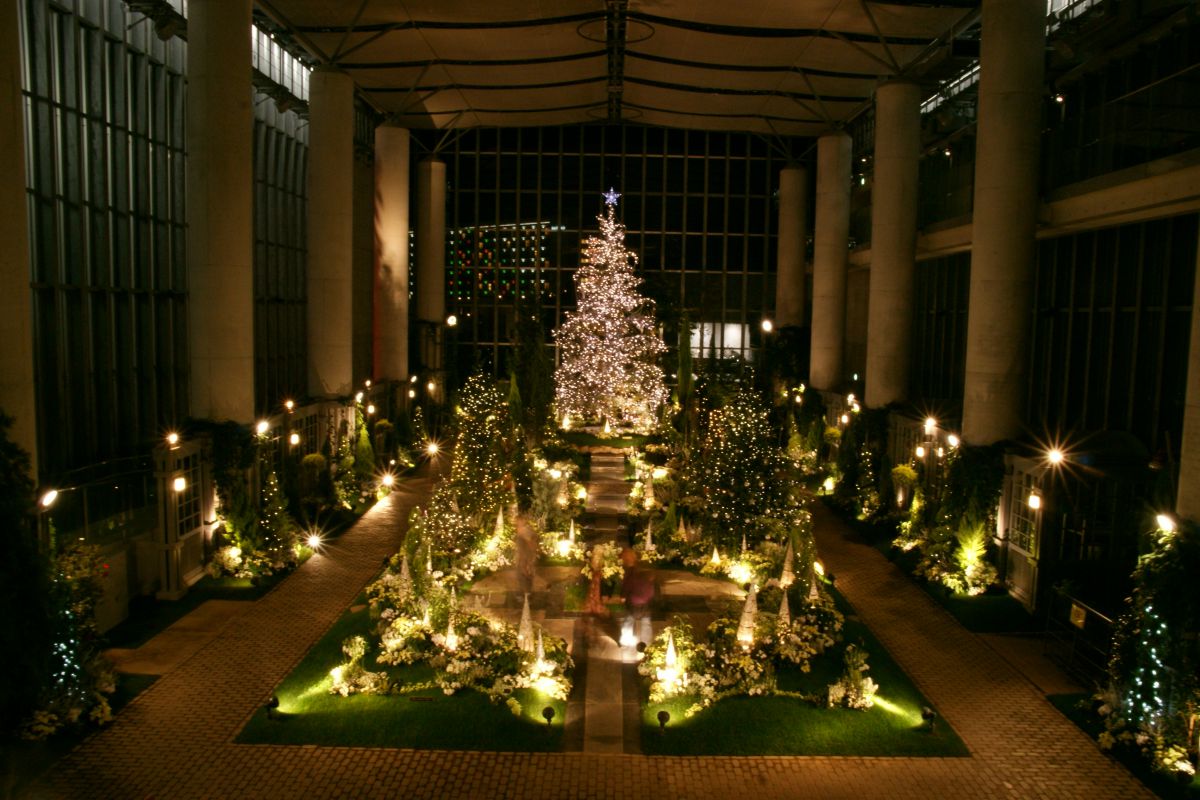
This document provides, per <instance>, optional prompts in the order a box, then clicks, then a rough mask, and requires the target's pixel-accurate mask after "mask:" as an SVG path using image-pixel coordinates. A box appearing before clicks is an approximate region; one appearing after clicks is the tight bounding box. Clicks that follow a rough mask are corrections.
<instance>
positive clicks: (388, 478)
mask: <svg viewBox="0 0 1200 800" xmlns="http://www.w3.org/2000/svg"><path fill="white" fill-rule="evenodd" d="M379 482H380V483H382V484H383V485H384V486H386V487H388V488H389V489H390V488H392V486H393V485H394V484H395V483H396V478H395V476H393V475H392V473H390V472H385V473H383V477H382V478H380V479H379Z"/></svg>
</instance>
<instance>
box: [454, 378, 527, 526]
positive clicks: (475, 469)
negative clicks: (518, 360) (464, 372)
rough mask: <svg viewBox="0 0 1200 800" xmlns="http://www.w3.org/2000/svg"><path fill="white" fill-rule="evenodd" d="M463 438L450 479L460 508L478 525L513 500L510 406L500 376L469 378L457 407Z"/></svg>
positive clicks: (457, 446)
mask: <svg viewBox="0 0 1200 800" xmlns="http://www.w3.org/2000/svg"><path fill="white" fill-rule="evenodd" d="M454 411H455V416H456V417H457V424H458V438H457V439H456V441H455V445H454V461H453V463H452V464H451V466H450V484H451V486H453V487H454V495H455V498H456V500H457V504H458V508H459V510H460V511H461V513H462V515H463V516H464V517H468V518H470V519H471V520H472V522H473V523H474V524H476V525H478V524H481V523H482V522H483V521H484V520H485V519H489V520H490V519H493V518H494V517H495V516H496V509H498V508H500V507H501V506H504V505H507V504H508V502H509V500H510V499H511V498H510V492H509V483H510V478H509V474H508V470H507V464H506V459H505V445H506V441H505V439H506V437H509V438H511V437H512V428H511V425H510V424H509V421H508V407H507V406H506V405H505V402H504V396H503V395H502V394H500V390H499V389H498V388H497V386H496V384H495V382H494V381H493V380H492V379H491V378H487V377H484V376H482V375H473V376H471V377H470V378H468V379H467V382H466V384H465V385H464V386H463V388H462V390H461V392H460V393H459V397H458V404H457V405H456V407H455V409H454Z"/></svg>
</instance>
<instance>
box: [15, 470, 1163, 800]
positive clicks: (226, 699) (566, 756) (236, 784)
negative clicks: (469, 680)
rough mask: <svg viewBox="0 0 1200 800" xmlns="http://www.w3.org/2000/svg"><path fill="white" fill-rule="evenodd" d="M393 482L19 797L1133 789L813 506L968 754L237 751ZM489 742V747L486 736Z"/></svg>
mask: <svg viewBox="0 0 1200 800" xmlns="http://www.w3.org/2000/svg"><path fill="white" fill-rule="evenodd" d="M427 490H428V481H419V480H418V481H411V482H406V483H405V485H404V486H403V487H402V488H401V490H400V491H399V492H396V493H394V494H393V495H392V496H391V497H390V498H389V499H388V500H386V501H384V502H383V503H381V504H380V505H379V506H377V507H376V508H375V509H374V510H373V511H371V512H370V513H369V514H368V515H367V516H366V517H364V518H363V519H362V520H361V521H360V522H359V523H358V524H357V525H356V526H355V527H354V528H353V529H352V530H351V531H349V532H348V533H346V534H345V535H343V536H342V537H341V538H340V539H339V540H338V541H337V542H335V543H334V544H333V545H332V546H331V547H330V549H329V550H328V551H327V553H326V554H325V555H323V556H321V557H318V558H314V559H312V560H310V561H309V562H308V563H307V564H305V565H304V566H303V567H301V569H299V570H298V571H297V572H296V573H295V574H294V575H293V576H291V577H290V578H288V580H286V581H285V582H284V583H283V584H281V585H280V586H279V587H278V588H277V589H275V590H274V591H273V592H271V593H270V594H269V595H267V596H266V597H264V598H263V599H261V600H259V601H258V602H256V603H254V604H253V606H252V607H251V608H250V609H248V610H247V611H246V612H245V613H243V614H242V615H241V616H240V618H239V619H238V620H237V621H236V622H235V623H234V624H231V625H228V626H227V627H225V628H224V629H223V630H222V631H221V632H220V633H219V634H218V635H217V636H216V637H215V638H213V639H212V640H211V641H209V642H208V643H207V644H205V645H204V646H202V647H201V648H200V649H199V650H198V651H197V652H196V653H195V654H194V655H193V656H191V657H190V658H188V659H187V660H185V661H183V663H181V664H180V665H179V666H178V667H177V668H176V669H175V670H174V671H172V672H171V673H170V674H168V675H166V676H164V677H163V678H161V679H160V680H159V681H157V682H156V683H155V684H154V685H153V686H152V687H150V688H149V689H148V690H146V692H145V693H143V694H142V695H141V696H140V697H138V698H137V699H136V700H135V701H134V702H133V703H131V704H130V705H129V706H128V707H127V708H126V709H125V710H124V711H123V712H122V713H121V714H120V715H119V716H118V718H117V720H116V721H115V722H114V723H113V724H112V725H111V726H110V727H109V728H107V729H106V730H104V731H102V732H101V733H99V734H97V735H95V736H93V737H91V738H90V739H88V740H87V741H86V742H84V743H83V744H82V745H81V746H80V747H79V748H78V749H76V750H75V751H74V752H73V753H71V754H70V755H68V756H67V757H65V758H64V759H62V761H60V762H59V763H58V765H57V766H56V768H55V769H54V770H53V771H52V772H51V773H50V774H47V775H46V776H44V777H43V778H42V780H41V781H40V782H39V783H37V784H36V785H35V786H34V787H33V788H32V789H31V791H30V792H29V795H28V796H31V797H36V798H60V797H61V798H92V797H96V798H101V797H112V798H135V799H138V800H149V799H153V800H176V799H178V800H184V799H185V798H205V797H210V798H299V797H311V798H327V797H330V798H331V797H379V798H395V797H404V798H574V797H579V798H597V797H601V798H608V797H613V798H616V797H637V798H645V797H665V798H676V797H679V798H720V800H729V799H730V798H740V797H754V798H755V799H756V800H766V799H767V798H799V797H805V798H832V799H834V800H836V799H837V798H847V800H863V798H876V797H880V798H883V797H886V798H912V800H917V799H918V798H920V799H921V800H924V799H925V798H928V797H931V796H932V797H940V798H944V800H957V798H977V797H978V798H1035V797H1039V798H1041V797H1044V798H1087V800H1092V799H1093V798H1142V797H1145V798H1149V797H1152V795H1150V794H1149V793H1148V792H1147V791H1146V790H1145V789H1144V788H1142V787H1141V785H1140V784H1139V783H1137V782H1136V781H1135V780H1134V779H1133V778H1132V777H1130V776H1129V774H1128V773H1127V772H1125V771H1124V770H1123V769H1122V768H1121V767H1119V766H1117V765H1116V764H1114V763H1113V762H1112V761H1110V760H1109V759H1108V758H1106V757H1105V756H1103V755H1102V754H1101V753H1100V752H1099V750H1098V749H1097V748H1096V746H1095V745H1094V744H1093V743H1092V742H1091V741H1090V740H1089V739H1088V738H1087V737H1085V736H1084V735H1083V734H1081V733H1080V732H1079V731H1077V730H1076V729H1075V728H1074V727H1073V726H1072V725H1071V724H1070V723H1069V722H1067V721H1066V720H1065V719H1064V718H1063V717H1061V716H1060V715H1059V714H1058V713H1057V712H1056V711H1055V710H1054V709H1053V708H1052V707H1051V706H1050V705H1049V704H1048V703H1047V702H1046V701H1045V699H1044V698H1043V697H1042V696H1041V695H1040V694H1039V693H1038V692H1037V691H1036V689H1035V688H1034V686H1033V685H1032V684H1031V683H1030V682H1029V681H1027V680H1026V679H1025V678H1023V677H1022V676H1021V675H1020V674H1019V673H1018V672H1017V671H1016V670H1014V669H1013V668H1012V667H1011V666H1010V665H1009V664H1008V662H1007V661H1005V660H1004V659H1002V658H1000V657H999V656H998V655H997V654H996V652H995V651H993V650H992V649H991V648H989V647H988V646H987V645H986V644H985V643H984V642H983V641H982V640H981V639H980V638H979V637H977V636H975V635H973V634H970V633H968V632H966V631H964V630H963V629H962V628H961V627H960V626H959V625H958V624H957V623H956V622H955V621H954V620H953V619H952V618H951V617H950V616H949V615H948V614H946V613H945V612H944V611H942V610H941V608H940V607H938V606H937V605H935V604H934V602H933V601H932V600H931V599H930V598H928V597H927V596H926V595H925V593H924V592H922V591H921V590H919V589H918V588H916V587H915V586H914V585H913V584H912V583H911V582H909V581H908V579H907V578H905V577H904V576H903V575H901V574H900V572H899V571H898V570H897V569H896V568H895V567H894V566H893V565H892V564H890V563H889V562H887V561H886V560H885V559H884V558H883V557H882V556H880V555H879V554H878V553H877V552H875V551H874V550H873V549H871V548H869V547H867V546H865V545H860V544H857V543H854V542H853V541H850V540H849V539H847V538H846V535H845V530H844V527H843V526H841V525H840V523H838V522H837V521H836V520H834V519H832V518H831V517H830V516H829V515H828V514H827V513H825V512H824V511H823V509H821V508H820V506H818V507H817V508H816V509H815V514H816V520H817V528H818V543H819V545H820V548H821V553H822V558H823V559H824V560H825V563H826V564H827V566H828V567H829V568H830V569H831V570H832V571H833V572H834V573H835V574H836V575H837V585H838V587H839V589H840V590H841V591H842V592H843V593H844V594H845V595H846V597H847V598H848V599H849V600H850V601H851V602H852V603H854V605H855V606H856V608H857V611H858V613H859V615H860V616H861V617H862V619H863V620H864V621H865V622H866V623H867V624H869V625H870V626H871V628H872V629H873V630H874V631H875V633H876V635H877V636H878V637H879V639H880V640H881V641H882V642H883V643H884V644H885V646H887V647H888V649H889V650H890V651H891V653H892V655H893V656H894V657H895V659H896V660H897V661H898V662H899V663H900V664H901V665H902V666H903V667H904V668H905V669H906V670H908V671H909V674H910V675H912V677H913V679H914V681H915V682H916V683H917V685H918V686H919V687H920V688H921V690H922V691H923V692H924V693H925V694H926V696H928V697H929V698H930V700H931V702H933V703H934V705H936V706H937V708H938V710H939V711H940V712H941V714H942V716H943V717H944V718H945V719H947V720H948V721H949V722H950V723H951V724H952V725H954V727H955V728H956V729H957V730H958V732H959V733H960V734H961V735H962V738H963V739H964V741H965V742H966V743H967V745H968V747H969V748H970V750H971V753H972V755H971V757H969V758H930V759H910V758H829V757H813V758H808V757H792V758H787V757H749V758H703V759H698V758H675V757H670V758H668V757H657V758H650V757H645V756H636V755H623V754H602V753H586V752H585V753H560V754H514V753H480V752H446V751H415V750H393V749H370V748H336V747H286V746H273V745H238V744H234V742H233V740H234V737H235V736H236V735H237V733H238V731H239V730H240V729H241V727H242V725H243V724H244V723H245V722H246V720H247V719H248V718H249V716H250V714H251V713H253V711H254V710H255V709H256V708H257V707H258V706H259V705H261V704H262V702H263V700H264V699H265V698H266V697H267V696H268V695H269V694H270V692H271V690H272V689H273V687H274V686H275V685H276V684H277V683H278V682H279V681H280V680H281V679H282V678H283V677H284V676H285V675H287V674H288V672H290V671H291V669H292V668H293V667H294V666H295V664H296V663H297V662H298V661H299V659H300V658H301V657H302V656H303V655H304V653H305V652H306V651H307V650H308V648H309V647H311V645H312V644H313V643H314V642H315V641H316V640H317V639H318V638H320V636H321V635H322V634H323V633H324V632H325V631H326V630H327V629H328V627H329V626H330V625H331V624H332V623H333V622H334V620H335V619H336V618H337V617H338V616H339V615H340V614H341V612H342V610H343V609H345V608H346V607H347V606H348V605H349V603H350V602H351V601H352V600H353V598H354V597H355V595H356V594H357V593H358V592H359V591H360V590H361V588H362V586H363V585H364V584H365V583H366V582H367V581H368V580H370V579H371V578H372V577H373V576H374V575H375V574H376V573H377V571H378V570H379V567H380V563H381V561H382V559H383V558H384V557H385V556H387V555H389V554H390V553H391V552H393V551H394V550H395V548H396V547H397V545H398V543H399V540H400V533H401V527H402V525H403V520H404V519H405V517H406V514H407V510H408V508H409V507H410V506H411V504H412V503H413V502H414V501H416V500H417V499H418V498H419V497H421V496H422V495H423V492H425V491H427ZM497 746H499V747H503V743H502V742H497Z"/></svg>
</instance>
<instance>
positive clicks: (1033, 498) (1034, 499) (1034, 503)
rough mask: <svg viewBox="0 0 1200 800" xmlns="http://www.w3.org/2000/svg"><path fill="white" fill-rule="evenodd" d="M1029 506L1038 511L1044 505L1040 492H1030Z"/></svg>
mask: <svg viewBox="0 0 1200 800" xmlns="http://www.w3.org/2000/svg"><path fill="white" fill-rule="evenodd" d="M1029 507H1030V508H1032V509H1033V510H1034V511H1037V510H1038V509H1039V508H1041V507H1042V496H1041V495H1040V494H1038V493H1037V492H1030V493H1029Z"/></svg>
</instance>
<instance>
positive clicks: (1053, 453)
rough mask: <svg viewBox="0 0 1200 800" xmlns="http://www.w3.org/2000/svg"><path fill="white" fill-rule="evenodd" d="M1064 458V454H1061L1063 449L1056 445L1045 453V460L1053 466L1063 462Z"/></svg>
mask: <svg viewBox="0 0 1200 800" xmlns="http://www.w3.org/2000/svg"><path fill="white" fill-rule="evenodd" d="M1064 458H1065V456H1063V451H1062V450H1059V449H1058V448H1057V447H1055V448H1054V449H1052V450H1050V451H1048V452H1047V453H1046V460H1047V461H1049V462H1050V463H1051V464H1054V465H1055V466H1058V465H1059V464H1061V463H1063V459H1064Z"/></svg>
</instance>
